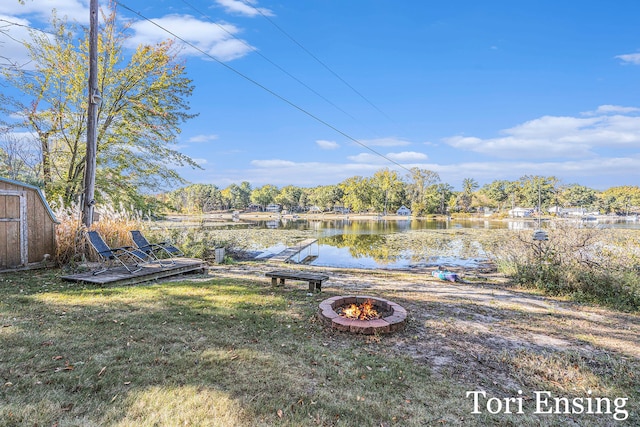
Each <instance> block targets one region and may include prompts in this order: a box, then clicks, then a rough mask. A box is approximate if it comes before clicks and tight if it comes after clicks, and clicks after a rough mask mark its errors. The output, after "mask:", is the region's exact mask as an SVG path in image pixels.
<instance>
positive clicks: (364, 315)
mask: <svg viewBox="0 0 640 427" xmlns="http://www.w3.org/2000/svg"><path fill="white" fill-rule="evenodd" d="M339 314H340V315H341V316H344V317H348V318H349V319H359V320H371V319H377V318H379V317H380V315H379V314H378V311H377V310H376V309H375V308H373V301H372V300H371V299H367V300H366V301H365V302H363V303H362V304H360V305H356V304H351V305H349V306H348V307H343V308H342V313H339Z"/></svg>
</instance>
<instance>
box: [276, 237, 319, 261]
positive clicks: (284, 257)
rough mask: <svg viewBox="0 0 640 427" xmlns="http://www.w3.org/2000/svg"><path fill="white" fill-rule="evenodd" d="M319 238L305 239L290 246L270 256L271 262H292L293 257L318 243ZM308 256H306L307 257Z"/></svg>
mask: <svg viewBox="0 0 640 427" xmlns="http://www.w3.org/2000/svg"><path fill="white" fill-rule="evenodd" d="M317 241H318V239H305V240H303V241H301V242H299V243H297V244H295V245H294V246H290V247H288V248H287V249H285V250H284V251H282V252H280V253H279V254H276V255H274V256H272V257H271V258H269V262H292V259H293V257H295V256H296V255H299V254H300V253H301V252H302V251H303V250H305V249H307V248H309V247H310V246H311V245H313V244H314V243H316V242H317ZM307 257H308V256H305V258H307Z"/></svg>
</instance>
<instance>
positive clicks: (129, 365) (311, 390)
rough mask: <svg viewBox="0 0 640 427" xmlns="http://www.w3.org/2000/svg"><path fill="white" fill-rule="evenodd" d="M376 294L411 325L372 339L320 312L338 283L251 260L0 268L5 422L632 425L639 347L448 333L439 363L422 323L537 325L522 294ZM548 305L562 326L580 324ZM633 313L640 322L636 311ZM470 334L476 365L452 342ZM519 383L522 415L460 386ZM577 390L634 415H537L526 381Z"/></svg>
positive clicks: (437, 326)
mask: <svg viewBox="0 0 640 427" xmlns="http://www.w3.org/2000/svg"><path fill="white" fill-rule="evenodd" d="M367 280H372V281H375V280H376V276H375V275H372V276H371V277H370V278H368V279H367ZM381 292H382V295H383V296H385V297H389V298H390V299H393V300H394V301H396V302H399V303H400V304H402V305H403V306H405V307H407V309H408V310H409V315H410V317H409V323H408V326H407V328H406V329H405V330H404V331H402V332H398V333H396V334H393V335H389V336H372V337H365V336H353V335H349V334H344V333H337V332H333V331H331V330H328V329H327V328H326V327H325V326H324V325H323V324H322V323H321V322H320V321H318V320H317V318H316V311H317V307H318V303H319V302H320V301H321V300H323V299H324V298H328V297H329V296H332V295H335V294H337V293H338V292H337V291H336V290H335V289H332V288H331V287H328V288H327V290H325V292H323V293H322V294H321V295H317V296H314V297H307V296H306V289H305V286H286V287H277V288H272V287H271V286H270V285H269V283H268V280H266V279H264V277H261V276H258V275H255V274H254V275H253V277H252V276H251V275H250V274H247V275H237V276H232V275H222V274H215V273H213V274H212V275H211V276H206V277H203V276H195V277H193V278H185V279H181V280H180V281H173V282H164V283H148V284H139V285H136V286H123V287H119V286H113V287H94V286H85V285H78V284H73V283H66V282H62V281H61V280H59V279H58V278H57V272H56V271H36V272H33V271H32V272H24V273H12V274H3V275H0V344H1V345H0V426H34V425H38V426H53V425H57V426H59V427H62V426H75V425H77V426H92V425H95V426H107V425H108V426H134V425H135V426H159V425H163V426H164V425H167V426H169V425H171V426H173V425H176V426H177V425H189V426H205V425H207V426H208V425H212V426H271V425H277V426H302V425H309V426H313V425H321V426H392V425H397V426H428V425H443V424H444V425H514V426H516V425H531V426H534V425H561V424H564V423H569V422H571V421H573V422H575V423H577V424H574V425H637V423H638V421H639V418H638V399H639V397H640V380H639V377H640V374H638V372H640V363H639V359H638V356H636V355H634V354H633V352H631V354H630V353H629V352H628V351H626V350H621V351H618V350H616V348H615V345H614V344H615V343H612V344H610V345H606V344H602V343H601V341H600V340H601V337H598V336H597V333H592V332H591V331H589V330H584V331H582V335H583V341H582V343H584V345H590V346H593V349H594V351H593V353H592V357H585V356H584V354H583V353H580V352H576V351H574V350H572V349H567V350H558V351H542V350H540V349H539V348H534V347H521V348H508V347H503V346H502V345H498V346H496V347H492V348H491V349H487V350H478V347H477V346H479V345H481V344H482V341H486V340H487V339H488V338H487V337H490V336H491V334H492V332H491V331H490V330H487V331H480V332H474V333H469V334H468V337H464V336H462V335H460V336H459V338H456V340H452V341H450V342H448V345H449V346H451V347H454V346H455V345H458V346H459V347H457V348H456V349H454V350H451V351H452V353H451V355H445V354H439V353H438V355H437V357H440V359H437V360H440V361H442V360H441V359H443V358H448V360H449V361H450V362H451V363H450V364H449V365H448V366H447V367H446V369H435V368H434V363H431V362H433V361H434V360H435V356H434V357H432V358H429V357H426V356H425V357H420V354H423V355H427V356H428V354H429V351H432V352H437V351H439V349H442V348H444V347H443V346H442V345H440V344H439V343H440V341H435V340H434V339H435V338H434V337H431V334H432V333H433V334H441V335H443V337H442V338H440V337H439V335H438V337H439V338H438V339H443V340H444V339H446V338H444V337H446V336H447V334H455V333H456V332H455V330H454V329H455V328H454V324H459V323H460V322H469V321H470V320H473V319H474V318H476V316H483V318H487V319H489V318H496V316H497V314H496V312H498V311H499V310H504V313H505V314H504V315H503V316H502V317H501V319H500V322H498V323H496V324H494V326H493V327H496V328H497V327H499V326H500V325H506V326H508V327H509V328H510V330H511V331H518V330H519V328H527V333H532V332H531V331H532V330H533V329H538V328H540V329H541V330H542V331H544V328H545V327H546V326H545V324H542V323H539V322H542V320H540V321H539V320H536V319H537V315H536V314H535V313H532V312H527V311H522V310H520V309H519V306H518V307H511V308H510V309H508V308H500V307H498V308H496V307H492V306H491V303H488V304H489V305H481V304H479V303H478V302H477V301H476V300H474V299H473V298H471V297H470V299H469V300H461V301H459V302H458V303H452V302H450V301H448V302H447V301H439V300H438V297H437V296H434V295H429V296H425V295H423V293H421V292H420V288H419V287H416V288H415V289H413V290H407V291H406V292H405V291H402V292H401V291H398V290H388V291H384V290H382V291H379V292H378V293H381ZM456 304H457V305H456ZM454 305H455V307H454ZM462 308H464V310H463V311H460V310H461V309H462ZM438 312H439V313H440V314H438ZM426 313H432V315H427V314H426ZM455 313H457V314H455ZM556 314H557V313H556ZM595 315H596V314H594V316H595ZM597 315H601V313H600V312H599V313H598V314H597ZM540 316H543V315H542V314H541V315H540ZM544 316H545V318H544V321H547V317H549V321H550V322H551V323H553V324H558V327H559V328H563V327H564V328H566V329H567V332H566V333H569V332H568V331H569V330H571V329H573V328H574V327H575V325H572V324H566V323H563V322H562V321H561V320H560V319H561V318H562V317H564V316H560V315H558V316H557V317H553V318H551V317H552V316H551V315H548V314H547V313H545V314H544ZM612 316H617V314H616V313H613V312H612ZM629 316H631V315H629ZM636 319H637V318H636ZM567 322H571V319H570V318H569V319H568V320H567ZM628 327H629V333H632V334H635V335H634V336H637V333H638V331H637V330H636V329H635V328H636V327H637V323H633V324H629V325H628ZM631 328H633V329H634V330H631ZM514 333H516V332H514ZM541 333H542V332H541ZM575 333H576V334H578V333H579V331H575ZM427 334H429V336H427ZM594 334H595V335H594ZM582 335H581V336H582ZM622 335H623V334H622V332H621V334H620V336H619V337H617V338H618V339H619V340H625V339H627V338H625V337H623V336H622ZM576 336H577V335H576ZM437 346H440V347H437ZM432 347H433V348H432ZM436 347H437V348H436ZM465 348H466V349H468V350H469V351H471V352H472V354H473V357H474V360H475V362H474V364H469V365H467V364H466V363H464V361H463V359H456V358H455V357H454V356H452V355H453V354H454V353H455V354H457V353H460V352H463V351H464V349H465ZM541 348H542V347H541ZM481 351H482V353H481ZM456 352H457V353H456ZM458 365H459V366H458ZM568 385H574V386H578V389H575V388H574V389H571V388H569V386H568ZM519 388H522V390H523V395H522V396H524V397H523V399H524V400H523V401H524V411H523V412H524V413H523V414H511V415H509V414H504V413H497V414H495V415H492V414H490V413H488V411H487V410H486V407H483V408H481V409H483V411H481V412H482V413H481V414H472V413H471V412H472V410H473V405H472V403H473V402H472V399H471V398H469V397H467V396H466V392H467V391H470V390H487V397H491V396H496V397H499V398H502V399H504V398H507V397H514V398H517V397H519V394H518V392H517V390H518V389H519ZM586 388H589V389H591V390H593V392H594V396H595V395H598V396H605V397H607V398H611V400H613V399H614V398H616V397H627V398H629V401H628V402H627V403H626V406H625V408H624V409H626V410H628V411H630V413H629V417H628V418H627V419H626V420H625V421H623V422H616V421H615V420H614V419H613V416H612V414H600V415H585V414H582V415H572V414H569V415H567V414H554V415H536V414H534V413H533V412H534V410H535V405H533V402H532V401H531V399H532V396H533V395H532V393H533V391H534V390H549V391H550V392H551V393H552V395H553V396H570V397H574V396H582V397H586V396H587V395H586V394H585V393H584V391H585V390H586ZM494 403H495V402H494Z"/></svg>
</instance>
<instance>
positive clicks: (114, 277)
mask: <svg viewBox="0 0 640 427" xmlns="http://www.w3.org/2000/svg"><path fill="white" fill-rule="evenodd" d="M206 269H207V264H206V263H205V262H204V261H202V260H201V259H194V258H175V264H173V265H166V266H161V265H159V264H158V263H152V264H151V263H150V264H145V265H144V266H143V267H142V269H140V271H136V272H135V273H129V272H128V271H127V269H126V268H124V267H114V268H110V269H108V270H107V271H105V272H103V273H100V274H96V275H94V274H93V272H92V271H88V272H85V273H78V274H71V275H68V276H62V277H61V279H63V280H67V281H69V282H82V283H91V284H95V285H112V284H117V285H131V284H135V283H141V282H147V281H150V280H157V279H162V278H164V277H171V276H177V275H179V274H184V273H189V272H193V271H198V270H201V271H204V270H206Z"/></svg>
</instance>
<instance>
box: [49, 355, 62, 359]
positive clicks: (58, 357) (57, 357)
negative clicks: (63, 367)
mask: <svg viewBox="0 0 640 427" xmlns="http://www.w3.org/2000/svg"><path fill="white" fill-rule="evenodd" d="M51 359H53V360H60V359H62V356H53V357H52V358H51Z"/></svg>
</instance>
